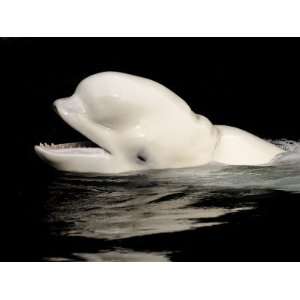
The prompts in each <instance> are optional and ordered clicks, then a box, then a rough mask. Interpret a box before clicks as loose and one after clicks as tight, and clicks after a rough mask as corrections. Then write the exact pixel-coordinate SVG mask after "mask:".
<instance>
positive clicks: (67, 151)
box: [35, 99, 111, 158]
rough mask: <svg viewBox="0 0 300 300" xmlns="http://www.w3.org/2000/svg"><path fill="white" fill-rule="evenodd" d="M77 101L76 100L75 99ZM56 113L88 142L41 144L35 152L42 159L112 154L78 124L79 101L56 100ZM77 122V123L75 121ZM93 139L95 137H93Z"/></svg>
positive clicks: (36, 147)
mask: <svg viewBox="0 0 300 300" xmlns="http://www.w3.org/2000/svg"><path fill="white" fill-rule="evenodd" d="M75 100H76V99H75ZM53 107H54V111H55V112H56V113H57V114H58V115H59V116H60V117H61V118H62V120H63V121H65V123H67V124H68V125H69V126H70V127H71V128H73V129H74V130H75V131H76V133H77V135H78V134H79V136H80V138H84V139H85V140H86V141H83V142H68V143H59V144H54V143H50V144H48V143H40V144H39V145H36V146H35V151H36V152H37V154H39V155H40V156H41V157H43V156H44V155H45V154H48V155H47V156H48V158H49V155H52V156H53V155H55V156H59V155H68V156H69V155H92V154H111V152H110V151H109V150H108V149H107V148H106V147H102V145H99V144H96V143H95V142H93V141H92V140H91V139H90V138H89V136H90V134H89V132H84V131H83V132H82V128H83V127H84V126H83V124H80V123H78V122H76V119H77V115H78V114H80V113H82V112H81V111H80V109H79V104H78V101H77V102H74V99H73V100H71V99H69V100H64V99H61V100H56V101H55V102H54V106H53ZM74 120H75V121H74ZM92 139H93V137H92Z"/></svg>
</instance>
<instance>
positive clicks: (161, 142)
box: [35, 72, 284, 173]
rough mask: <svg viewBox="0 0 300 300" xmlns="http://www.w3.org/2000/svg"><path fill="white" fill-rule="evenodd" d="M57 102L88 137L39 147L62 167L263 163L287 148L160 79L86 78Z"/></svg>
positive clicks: (113, 169)
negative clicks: (207, 111)
mask: <svg viewBox="0 0 300 300" xmlns="http://www.w3.org/2000/svg"><path fill="white" fill-rule="evenodd" d="M54 107H55V109H56V111H57V113H58V114H59V116H60V117H61V118H62V119H63V120H64V121H65V122H66V123H67V124H68V125H70V126H71V127H72V128H74V129H75V130H77V131H78V132H80V133H81V134H82V135H84V136H85V137H86V138H87V139H88V142H77V143H66V144H58V145H53V144H51V145H47V144H40V145H37V146H35V151H36V153H37V154H38V156H39V157H40V158H41V159H43V160H44V161H46V162H47V163H48V164H50V165H51V166H53V167H54V168H56V169H58V170H62V171H69V172H84V173H90V172H91V173H120V172H129V171H138V170H147V169H165V168H183V167H194V166H200V165H204V164H207V163H210V162H217V163H222V164H229V165H264V164H267V163H269V162H270V161H271V160H273V159H274V157H275V156H276V155H278V154H280V153H282V152H284V151H283V150H282V149H280V148H279V147H277V146H275V145H273V144H271V143H269V142H267V141H265V140H263V139H261V138H259V137H257V136H255V135H253V134H251V133H249V132H246V131H244V130H241V129H238V128H234V127H230V126H224V125H213V124H212V123H211V122H210V121H209V120H208V119H207V118H206V117H204V116H202V115H199V114H196V113H194V112H193V111H192V110H191V109H190V107H189V106H188V105H187V103H186V102H185V101H184V100H183V99H181V98H180V97H179V96H177V95H176V94H175V93H173V92H172V91H171V90H169V89H168V88H166V87H164V86H163V85H161V84H159V83H157V82H155V81H152V80H150V79H146V78H142V77H138V76H134V75H129V74H124V73H119V72H102V73H98V74H95V75H92V76H89V77H87V78H86V79H84V80H83V81H81V82H80V83H79V85H78V86H77V88H76V90H75V92H74V94H73V95H72V96H71V97H68V98H62V99H58V100H56V101H55V102H54Z"/></svg>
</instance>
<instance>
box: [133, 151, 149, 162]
mask: <svg viewBox="0 0 300 300" xmlns="http://www.w3.org/2000/svg"><path fill="white" fill-rule="evenodd" d="M136 158H137V160H138V162H140V163H145V162H146V161H147V159H148V158H147V155H146V154H145V153H144V151H139V152H138V153H137V155H136Z"/></svg>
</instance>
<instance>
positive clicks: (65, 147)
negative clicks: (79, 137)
mask: <svg viewBox="0 0 300 300" xmlns="http://www.w3.org/2000/svg"><path fill="white" fill-rule="evenodd" d="M35 149H36V150H38V151H50V152H53V153H57V154H65V153H67V154H71V155H72V154H74V155H76V154H97V153H102V152H103V151H106V150H105V149H103V148H102V147H99V146H98V145H96V144H94V143H92V142H90V141H85V142H73V143H63V144H53V143H51V144H50V145H49V144H47V143H40V144H39V145H36V146H35Z"/></svg>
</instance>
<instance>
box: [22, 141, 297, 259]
mask: <svg viewBox="0 0 300 300" xmlns="http://www.w3.org/2000/svg"><path fill="white" fill-rule="evenodd" d="M277 143H279V144H281V146H282V147H284V148H286V149H288V150H289V151H288V153H287V154H285V155H284V156H282V157H280V158H279V159H278V160H277V161H276V162H274V163H273V164H272V165H269V166H264V167H248V166H221V165H210V166H205V167H198V168H188V169H177V170H162V171H149V172H145V173H143V174H122V175H119V176H99V175H98V176H97V175H95V176H82V175H78V174H77V175H74V174H66V173H57V174H55V176H54V177H53V178H52V179H51V180H50V181H49V182H48V183H47V185H45V186H44V187H43V189H42V193H41V195H40V197H43V199H40V201H41V202H42V203H43V205H42V207H41V210H42V213H41V214H40V216H41V217H40V220H39V222H38V226H39V228H40V229H39V235H38V236H37V237H36V238H35V241H34V245H35V246H34V252H35V253H34V255H33V256H34V257H35V260H50V261H74V260H75V261H77V260H80V261H81V260H83V261H244V260H246V261H253V260H254V261H257V260H258V261H276V260H280V261H281V260H283V261H290V260H299V258H300V247H299V246H298V237H299V229H300V218H299V209H300V144H299V143H297V142H291V141H278V142H277ZM41 228H42V229H41ZM25 259H26V258H25Z"/></svg>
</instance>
